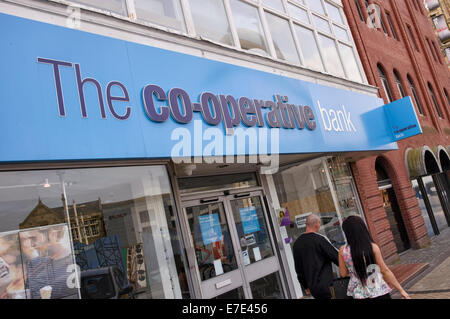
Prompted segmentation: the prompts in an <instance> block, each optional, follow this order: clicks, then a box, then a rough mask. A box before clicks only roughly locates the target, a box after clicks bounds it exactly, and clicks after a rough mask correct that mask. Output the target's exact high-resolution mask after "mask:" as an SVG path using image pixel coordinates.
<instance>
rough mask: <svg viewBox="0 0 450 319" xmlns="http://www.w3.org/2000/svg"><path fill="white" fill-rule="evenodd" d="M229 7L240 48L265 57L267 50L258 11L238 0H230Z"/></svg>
mask: <svg viewBox="0 0 450 319" xmlns="http://www.w3.org/2000/svg"><path fill="white" fill-rule="evenodd" d="M230 5H231V11H232V15H233V20H234V25H235V26H236V31H237V33H238V37H239V42H240V44H241V48H242V49H244V50H249V51H252V52H256V53H259V54H262V55H266V56H267V55H268V49H267V45H266V40H265V36H264V30H263V27H262V24H261V19H260V17H259V13H258V9H257V8H256V7H254V6H251V5H249V4H247V3H244V2H242V1H239V0H230Z"/></svg>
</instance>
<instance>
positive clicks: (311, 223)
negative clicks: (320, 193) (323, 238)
mask: <svg viewBox="0 0 450 319" xmlns="http://www.w3.org/2000/svg"><path fill="white" fill-rule="evenodd" d="M319 228H320V217H319V216H317V215H316V214H311V215H309V216H308V217H307V218H306V231H307V232H308V230H309V231H314V232H317V231H319Z"/></svg>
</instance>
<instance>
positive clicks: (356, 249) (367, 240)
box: [342, 216, 376, 286]
mask: <svg viewBox="0 0 450 319" xmlns="http://www.w3.org/2000/svg"><path fill="white" fill-rule="evenodd" d="M342 229H343V230H344V233H345V237H347V243H348V245H349V246H350V253H351V254H352V260H353V268H354V269H355V272H356V275H357V277H358V278H359V280H360V281H361V283H362V284H363V285H364V286H365V285H366V281H367V277H368V275H367V266H369V265H370V264H375V263H376V261H375V255H374V254H373V249H372V243H374V241H373V239H372V236H370V233H369V231H368V230H367V227H366V224H365V223H364V221H363V220H362V219H361V217H358V216H350V217H348V218H347V219H345V221H344V222H343V223H342Z"/></svg>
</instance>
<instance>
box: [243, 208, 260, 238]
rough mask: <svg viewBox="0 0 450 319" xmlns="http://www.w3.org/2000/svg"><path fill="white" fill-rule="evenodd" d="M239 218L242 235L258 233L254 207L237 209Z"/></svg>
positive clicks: (256, 215)
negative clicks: (242, 230)
mask: <svg viewBox="0 0 450 319" xmlns="http://www.w3.org/2000/svg"><path fill="white" fill-rule="evenodd" d="M239 214H240V216H241V221H242V227H243V228H244V234H246V235H247V234H250V233H255V232H258V231H259V229H260V228H259V222H258V214H256V207H245V208H239Z"/></svg>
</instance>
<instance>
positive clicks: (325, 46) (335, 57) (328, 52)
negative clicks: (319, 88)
mask: <svg viewBox="0 0 450 319" xmlns="http://www.w3.org/2000/svg"><path fill="white" fill-rule="evenodd" d="M319 42H320V46H321V47H322V53H323V59H324V61H325V63H326V65H327V69H328V72H329V73H331V74H333V75H337V76H340V77H344V69H343V67H342V63H341V59H340V58H339V53H338V51H337V48H336V42H335V41H334V40H333V39H330V38H329V37H326V36H323V35H321V34H319Z"/></svg>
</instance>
